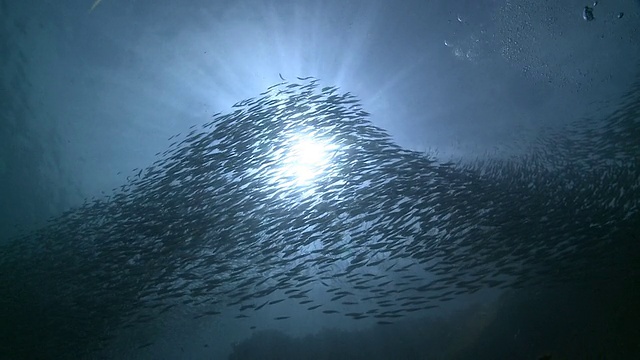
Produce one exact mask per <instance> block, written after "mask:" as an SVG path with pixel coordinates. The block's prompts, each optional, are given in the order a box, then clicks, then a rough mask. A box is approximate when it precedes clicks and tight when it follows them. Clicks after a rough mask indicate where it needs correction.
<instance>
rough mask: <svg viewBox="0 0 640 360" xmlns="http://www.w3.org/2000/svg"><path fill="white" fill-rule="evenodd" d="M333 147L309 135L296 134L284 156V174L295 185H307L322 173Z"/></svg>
mask: <svg viewBox="0 0 640 360" xmlns="http://www.w3.org/2000/svg"><path fill="white" fill-rule="evenodd" d="M333 151H335V147H334V146H331V144H329V143H328V142H325V141H322V140H319V139H315V138H313V137H312V136H311V135H298V136H295V137H294V138H293V139H292V142H291V145H290V147H289V150H288V152H287V154H286V157H285V163H284V168H283V170H284V172H285V176H286V177H288V178H291V179H292V180H293V181H294V184H295V185H297V186H303V185H308V184H309V183H311V182H312V181H313V180H314V179H315V178H317V177H318V176H319V175H321V174H322V173H323V171H324V170H325V169H326V167H327V165H328V164H329V161H330V158H331V154H332V153H333Z"/></svg>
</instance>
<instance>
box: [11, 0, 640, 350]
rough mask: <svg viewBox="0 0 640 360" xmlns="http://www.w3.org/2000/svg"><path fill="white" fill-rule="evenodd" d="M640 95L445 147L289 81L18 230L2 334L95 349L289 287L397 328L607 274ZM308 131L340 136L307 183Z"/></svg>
mask: <svg viewBox="0 0 640 360" xmlns="http://www.w3.org/2000/svg"><path fill="white" fill-rule="evenodd" d="M96 3H97V2H96ZM639 93H640V91H638V89H635V90H632V91H630V92H629V93H628V95H627V96H625V97H624V98H623V99H622V103H623V105H622V106H621V107H620V108H619V109H618V110H617V111H616V112H615V113H613V114H612V115H611V116H610V117H609V118H608V119H607V121H606V122H602V121H595V120H594V121H591V122H589V121H586V120H585V121H584V122H583V123H581V125H580V126H579V127H573V128H567V129H564V130H562V131H559V132H556V133H549V134H548V136H542V137H541V138H540V140H539V142H538V144H537V146H535V148H534V149H532V150H531V152H529V153H528V154H527V155H523V156H518V157H514V158H510V159H500V160H498V159H491V158H487V157H480V158H478V159H475V160H472V161H461V162H457V163H441V162H438V161H436V159H434V158H433V157H430V156H429V155H428V154H424V153H419V152H415V151H409V150H406V149H403V148H401V147H399V146H398V145H396V144H395V143H394V142H393V141H392V139H391V137H390V136H389V134H388V133H387V132H385V131H384V130H382V129H380V128H378V127H376V126H374V125H372V123H371V122H370V120H369V114H368V113H367V112H366V111H365V110H363V108H362V106H361V104H360V101H359V100H358V99H357V98H356V97H355V96H354V95H351V94H349V93H342V92H340V90H339V89H338V88H336V87H323V86H322V85H320V82H319V81H318V80H317V79H314V78H298V80H297V81H296V82H286V81H284V82H282V83H279V84H276V85H274V86H272V87H270V88H269V89H268V90H267V91H266V92H264V93H262V94H260V96H258V97H256V98H251V99H247V100H244V101H241V102H239V103H237V104H235V105H234V110H233V111H232V112H230V113H228V114H224V115H220V114H218V115H215V116H214V117H213V118H212V120H211V121H210V122H209V123H207V124H205V125H204V126H197V127H196V126H194V127H192V128H191V131H190V132H189V133H188V134H186V135H184V136H182V135H179V136H175V137H172V139H170V141H173V142H172V143H171V145H170V146H169V148H168V149H167V150H166V151H165V152H163V153H161V154H158V160H157V161H156V162H155V163H153V164H152V165H151V166H149V167H148V168H145V169H135V171H134V172H133V173H132V175H131V177H130V181H129V182H127V183H126V184H124V185H122V186H121V187H120V188H117V189H114V190H113V193H112V194H110V196H108V197H105V198H100V199H93V200H91V201H87V202H85V204H84V205H83V206H81V207H79V208H76V209H73V210H70V211H68V212H66V213H65V214H63V215H62V216H60V217H58V218H55V219H52V220H51V221H50V222H49V224H48V225H47V226H46V227H44V228H42V229H40V230H38V231H37V232H35V233H31V234H27V235H24V236H21V237H20V238H17V239H13V240H12V241H11V242H10V243H9V244H5V245H3V246H2V247H1V251H0V291H1V292H2V294H3V296H2V298H1V299H0V313H1V317H2V319H3V321H5V323H11V324H14V325H12V329H11V330H3V332H2V333H1V335H2V341H3V342H4V341H12V342H13V343H14V344H16V343H17V344H19V343H20V341H21V339H23V338H24V337H26V336H27V334H29V336H36V335H33V334H34V333H33V332H34V331H35V333H36V334H38V335H39V336H40V337H41V338H46V339H49V340H48V342H47V343H46V344H43V346H44V347H45V349H46V350H47V353H48V354H69V353H74V352H78V351H79V350H78V349H79V348H80V349H82V351H90V350H88V349H87V348H90V349H91V351H92V350H95V349H96V348H99V347H100V346H103V345H104V344H105V343H107V342H108V340H109V339H110V336H111V335H110V334H112V333H113V332H115V331H117V329H118V328H121V327H132V326H139V325H141V324H145V323H148V322H152V321H153V320H154V319H155V318H156V317H157V316H159V315H160V314H163V313H165V312H168V311H171V310H172V309H175V308H179V307H184V306H189V307H190V308H191V309H192V310H193V317H194V318H201V317H215V316H218V315H220V314H221V313H223V312H229V311H235V312H237V315H236V317H237V318H239V319H240V318H251V317H252V315H253V314H255V313H257V312H260V311H261V310H262V309H264V308H267V307H270V306H272V305H275V304H278V303H281V302H284V301H287V302H290V303H291V304H295V306H297V307H298V308H300V309H306V310H307V311H314V312H319V313H322V314H323V316H344V317H347V318H350V319H353V321H372V323H373V324H380V325H386V324H391V323H393V321H394V320H395V319H398V318H402V317H405V316H412V315H413V314H420V313H423V312H424V311H427V310H428V309H433V308H436V307H438V306H440V305H441V304H442V303H443V302H447V301H450V300H452V299H456V298H457V297H460V296H464V295H466V294H472V293H475V292H477V291H479V290H481V289H486V288H495V287H498V288H514V287H525V286H538V285H543V286H547V285H558V284H563V283H565V282H571V281H577V280H579V279H581V278H584V277H588V276H592V275H594V274H597V273H598V272H599V270H600V269H603V268H606V267H610V266H615V264H614V261H613V260H612V259H613V258H614V256H607V254H608V253H609V252H610V251H612V250H610V249H614V248H619V247H618V246H614V245H615V244H617V243H622V242H624V239H626V237H627V235H625V234H629V231H631V230H629V229H631V228H632V226H633V224H637V223H638V199H639V197H638V193H639V186H640V181H639V180H638V179H639V176H638V175H639V174H638V159H639V158H638V157H637V154H640V151H639V150H640V147H639V145H640V133H639V130H638V129H639V128H640V127H638V125H639V124H638V122H640V120H639V119H638V116H637V115H636V114H637V109H638V108H640V105H639V104H640V100H639V99H638V97H640V95H638V94H639ZM302 138H304V139H315V140H316V141H318V142H319V143H323V144H327V149H330V150H328V151H326V154H325V155H326V159H325V161H322V162H319V163H318V164H319V165H313V164H312V165H309V166H316V168H314V169H313V171H314V176H312V177H310V178H308V179H306V180H305V181H304V182H301V181H298V180H297V176H298V175H297V174H296V172H295V171H294V170H293V169H294V167H293V166H292V165H287V164H288V163H291V162H294V160H291V156H292V152H293V150H292V149H293V148H294V144H295V143H296V141H298V139H302ZM318 151H319V150H318ZM628 236H635V235H628ZM621 239H622V240H621ZM318 291H320V292H321V293H323V294H325V295H324V296H325V297H324V298H327V299H329V300H328V301H326V300H321V301H320V300H317V299H318V297H317V296H313V295H312V294H313V293H317V292H318ZM324 298H323V299H324ZM350 307H352V308H354V309H356V310H353V311H345V310H344V309H346V308H347V309H348V308H350ZM293 320H295V314H293V313H292V314H282V315H281V316H277V317H274V318H273V321H293ZM33 323H38V324H40V327H39V328H38V329H36V330H34V329H32V328H31V325H28V324H33ZM20 324H24V325H23V327H24V328H21V325H20ZM27 326H29V329H27ZM254 326H255V325H254ZM38 332H40V333H38ZM56 339H65V341H56ZM69 339H74V340H75V341H69ZM14 346H16V348H17V347H19V345H14ZM47 346H49V348H47ZM15 351H18V350H15Z"/></svg>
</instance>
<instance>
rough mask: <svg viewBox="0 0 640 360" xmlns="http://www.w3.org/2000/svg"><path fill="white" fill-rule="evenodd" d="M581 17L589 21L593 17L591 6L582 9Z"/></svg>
mask: <svg viewBox="0 0 640 360" xmlns="http://www.w3.org/2000/svg"><path fill="white" fill-rule="evenodd" d="M582 18H583V19H585V20H586V21H591V20H593V19H594V17H593V8H592V7H589V6H585V7H584V10H582Z"/></svg>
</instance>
